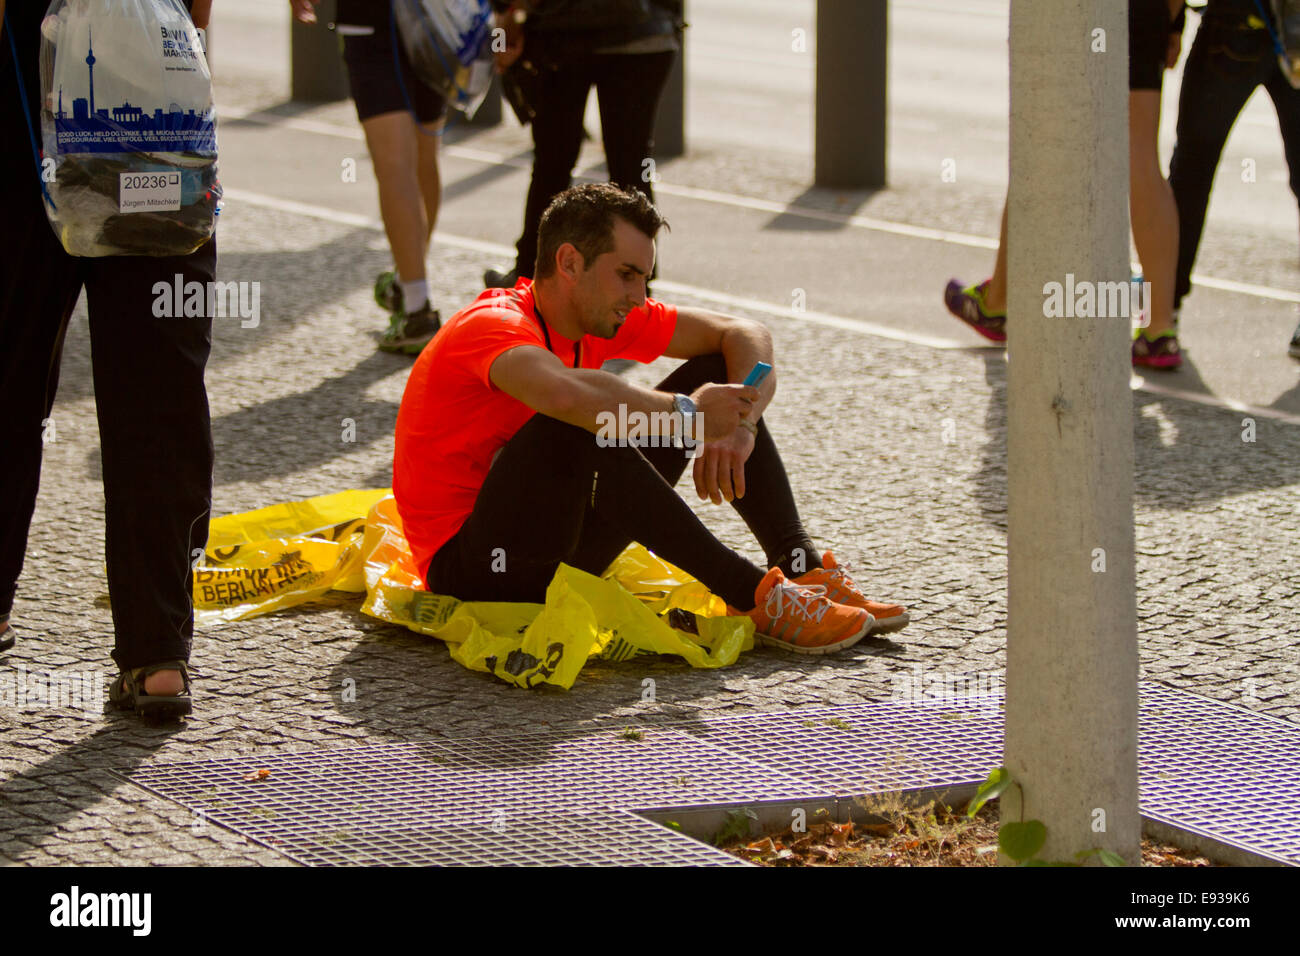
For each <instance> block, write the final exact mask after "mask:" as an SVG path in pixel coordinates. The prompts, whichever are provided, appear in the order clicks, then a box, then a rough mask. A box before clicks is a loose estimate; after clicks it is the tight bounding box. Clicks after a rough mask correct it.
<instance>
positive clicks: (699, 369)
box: [658, 352, 728, 394]
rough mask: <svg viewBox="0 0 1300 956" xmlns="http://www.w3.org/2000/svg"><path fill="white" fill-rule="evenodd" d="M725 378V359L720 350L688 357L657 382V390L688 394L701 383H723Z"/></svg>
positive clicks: (726, 379)
mask: <svg viewBox="0 0 1300 956" xmlns="http://www.w3.org/2000/svg"><path fill="white" fill-rule="evenodd" d="M726 381H728V378H727V360H726V358H725V357H724V356H723V355H722V353H721V352H713V353H711V354H709V355H697V356H695V357H694V358H689V359H687V360H686V361H685V362H683V363H682V364H681V365H679V366H677V368H676V369H674V370H673V373H672V374H671V375H669V376H668V377H667V378H666V379H664V380H663V381H662V382H660V383H659V386H658V387H659V390H660V391H664V392H669V391H671V392H682V393H685V394H689V393H691V392H693V391H695V390H696V389H697V388H699V387H700V386H701V385H707V384H709V383H710V382H721V383H725V382H726Z"/></svg>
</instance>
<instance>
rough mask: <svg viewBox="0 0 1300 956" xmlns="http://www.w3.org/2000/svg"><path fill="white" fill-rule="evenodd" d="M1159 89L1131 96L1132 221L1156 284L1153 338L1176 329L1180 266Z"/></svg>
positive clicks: (1145, 272) (1147, 275) (1148, 275)
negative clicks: (1164, 164) (1163, 161)
mask: <svg viewBox="0 0 1300 956" xmlns="http://www.w3.org/2000/svg"><path fill="white" fill-rule="evenodd" d="M1159 132H1160V91H1159V90H1131V91H1130V92H1129V95H1128V152H1129V190H1128V200H1129V219H1130V221H1131V222H1132V225H1133V242H1134V244H1135V245H1136V246H1137V252H1138V260H1139V261H1140V262H1141V263H1142V277H1143V278H1144V279H1145V280H1146V281H1147V282H1150V283H1151V302H1150V309H1151V314H1150V317H1149V318H1150V325H1149V326H1148V328H1147V335H1148V337H1154V336H1156V335H1158V334H1159V333H1161V332H1164V331H1167V330H1168V329H1170V328H1172V327H1173V310H1174V272H1175V270H1176V269H1177V267H1178V206H1177V205H1176V204H1175V203H1174V191H1173V190H1172V189H1171V188H1170V187H1169V180H1167V179H1165V176H1164V173H1163V172H1161V170H1160V152H1159V150H1158V148H1157V142H1158V136H1159Z"/></svg>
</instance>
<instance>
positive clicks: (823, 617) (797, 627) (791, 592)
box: [727, 568, 873, 654]
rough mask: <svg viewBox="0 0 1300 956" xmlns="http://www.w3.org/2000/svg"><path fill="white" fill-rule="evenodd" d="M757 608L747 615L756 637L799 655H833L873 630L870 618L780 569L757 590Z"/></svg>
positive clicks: (859, 609) (731, 608)
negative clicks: (791, 578)
mask: <svg viewBox="0 0 1300 956" xmlns="http://www.w3.org/2000/svg"><path fill="white" fill-rule="evenodd" d="M754 603H755V605H756V607H755V608H754V610H752V611H738V610H736V609H735V608H733V607H730V606H728V607H727V613H728V614H744V615H745V616H747V617H748V618H749V619H750V620H752V621H753V622H754V638H755V639H756V640H758V641H759V642H760V643H763V644H770V645H772V646H773V647H782V648H785V649H786V650H788V651H794V652H795V653H796V654H833V653H835V652H836V651H842V650H844V649H845V648H846V647H852V646H853V645H854V644H856V643H858V641H860V640H862V639H863V638H864V637H866V636H867V633H868V632H869V631H870V630H871V624H872V621H873V619H872V617H871V615H870V614H869V613H868V612H866V611H864V610H862V609H861V608H856V607H846V606H845V605H843V604H836V603H835V602H834V601H830V600H827V598H826V589H825V588H822V587H804V586H801V585H798V584H794V583H792V582H790V581H787V580H786V579H785V575H784V574H782V573H781V569H780V568H773V569H772V570H771V571H768V572H767V574H766V575H765V576H764V578H763V580H762V581H761V582H760V583H759V585H758V589H757V590H756V591H754Z"/></svg>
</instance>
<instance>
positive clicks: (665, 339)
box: [393, 184, 908, 654]
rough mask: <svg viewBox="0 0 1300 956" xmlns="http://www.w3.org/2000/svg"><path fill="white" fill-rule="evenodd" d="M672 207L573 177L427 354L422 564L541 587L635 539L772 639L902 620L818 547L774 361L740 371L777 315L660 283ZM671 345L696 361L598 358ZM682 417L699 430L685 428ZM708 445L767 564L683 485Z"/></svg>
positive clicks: (410, 456)
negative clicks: (654, 384)
mask: <svg viewBox="0 0 1300 956" xmlns="http://www.w3.org/2000/svg"><path fill="white" fill-rule="evenodd" d="M663 223H664V220H663V219H662V218H661V217H660V215H659V213H658V211H657V210H656V209H655V207H654V206H653V205H651V204H650V202H649V200H647V199H646V198H645V197H644V196H643V195H641V194H640V193H637V192H624V191H623V190H621V189H619V188H617V187H615V186H612V185H609V184H594V185H585V186H577V187H574V188H572V189H569V190H566V191H565V192H563V193H560V194H559V195H558V196H557V197H556V198H555V199H554V200H553V201H552V203H551V204H550V206H549V207H548V208H547V210H546V213H545V215H544V216H543V218H542V222H541V227H540V240H539V245H538V255H537V268H536V270H535V278H534V280H533V281H529V280H528V279H520V280H519V281H518V282H517V283H516V285H515V287H514V288H513V289H488V290H486V291H485V292H483V294H481V295H480V296H479V297H478V299H476V300H475V301H474V303H473V304H472V305H470V306H469V307H468V308H466V309H464V310H462V311H460V312H459V313H457V314H456V315H455V316H454V317H453V318H452V319H451V320H450V321H449V322H448V323H447V324H446V325H445V326H444V327H443V328H442V330H441V331H440V332H439V333H438V335H437V337H436V338H434V340H433V341H432V343H430V345H429V346H428V347H427V348H425V350H424V352H423V353H422V354H421V355H420V357H419V359H418V360H417V361H416V363H415V367H414V368H413V369H412V371H411V377H410V379H409V380H408V382H407V385H406V393H405V395H404V396H403V398H402V407H401V410H400V411H399V413H398V416H397V444H396V452H395V456H394V463H393V493H394V496H395V497H396V499H397V507H398V510H399V512H400V513H401V516H402V522H403V525H404V526H405V530H406V536H407V539H408V541H409V542H410V545H411V551H412V553H413V554H414V556H415V561H416V566H417V567H418V568H419V569H420V573H421V574H422V575H423V576H424V580H425V582H426V584H427V585H428V587H429V589H430V590H431V591H434V592H437V593H440V594H449V595H452V596H454V597H457V598H460V599H462V600H466V601H531V602H542V601H544V600H545V595H546V588H547V586H548V585H549V583H550V581H551V578H552V577H553V576H554V574H555V570H556V567H557V566H558V565H559V564H560V562H564V563H566V564H569V565H571V566H572V567H576V568H580V569H581V570H583V571H587V572H590V573H591V574H596V575H599V574H602V573H603V572H604V571H605V570H606V568H607V567H608V566H609V564H610V562H611V561H613V559H614V558H615V557H617V556H618V554H619V552H621V551H622V550H623V548H624V547H625V546H626V545H627V544H628V543H629V542H632V541H637V542H640V543H641V544H642V545H644V546H645V547H647V548H649V549H650V550H651V551H653V552H654V553H655V554H657V555H659V556H660V557H661V558H663V559H665V560H667V561H670V562H672V563H673V564H675V565H677V566H678V567H680V568H683V569H684V570H686V571H688V572H690V573H691V574H692V575H694V576H695V577H696V578H698V579H699V580H700V581H702V582H703V583H704V584H705V585H706V586H707V587H708V588H709V589H710V590H712V591H713V593H715V594H717V595H719V596H720V597H722V598H723V599H724V600H725V601H726V602H727V603H728V611H729V613H733V614H745V615H747V616H749V617H750V618H751V619H752V620H753V621H754V626H755V630H756V632H757V633H756V638H757V639H758V640H759V641H761V642H763V643H767V644H773V645H776V646H779V647H783V648H786V649H788V650H791V651H796V652H798V653H802V654H826V653H830V652H832V651H838V650H842V649H844V648H847V647H850V646H852V645H853V644H856V643H857V642H858V641H859V640H861V639H862V638H863V637H864V636H865V635H866V634H867V633H868V632H870V631H871V630H872V629H875V630H877V631H885V630H894V629H897V628H899V627H902V626H903V625H904V624H906V623H907V621H908V615H907V613H906V612H905V611H904V609H903V608H902V607H899V606H898V605H894V604H878V603H875V602H872V601H868V600H867V599H866V598H865V597H863V595H862V594H861V593H860V592H859V591H858V589H857V588H856V586H855V585H854V584H853V582H852V581H851V580H850V579H849V578H848V576H847V575H846V574H845V573H844V571H843V569H842V568H839V567H838V566H837V565H836V564H835V560H834V557H833V556H832V555H831V553H830V552H827V553H826V554H825V556H824V557H823V559H822V560H818V558H817V556H816V555H817V552H816V550H815V549H814V546H813V543H812V541H811V540H810V539H809V537H808V535H807V533H806V532H805V531H804V528H803V525H802V523H801V522H800V520H799V513H798V511H797V510H796V508H795V504H794V498H793V496H792V494H791V491H790V483H789V480H788V479H787V477H786V473H785V468H784V466H783V465H782V463H781V458H780V456H779V455H778V453H777V450H776V446H775V444H774V443H773V441H772V438H771V435H770V434H769V433H768V430H767V426H766V425H765V424H764V423H763V420H762V418H761V417H760V416H761V415H762V413H763V410H764V408H766V407H767V404H768V403H769V402H770V401H771V400H772V395H773V392H774V391H775V388H776V382H775V374H772V375H769V376H768V377H767V379H766V381H764V382H763V384H762V385H761V387H759V388H753V387H750V386H745V385H741V384H735V383H739V382H741V381H742V380H743V379H744V378H745V376H746V374H747V373H748V372H749V371H750V370H751V369H752V368H753V367H754V365H755V363H757V362H760V361H761V362H767V363H768V364H769V365H770V364H771V362H772V339H771V336H770V335H769V334H768V332H767V330H766V329H765V328H764V327H763V326H762V325H760V324H759V323H757V322H753V321H749V320H745V319H735V318H730V317H728V316H724V315H719V314H716V313H713V312H706V311H702V310H698V309H687V308H680V309H679V308H674V307H673V306H670V305H666V304H664V303H662V302H656V301H654V300H653V299H647V298H646V296H645V284H646V278H647V277H648V276H649V275H650V270H651V269H652V268H653V267H654V260H655V244H654V237H655V234H656V233H657V232H658V231H659V227H660V226H661V225H663ZM661 355H668V356H671V357H673V358H681V359H688V361H687V362H685V363H684V364H683V365H681V366H680V367H679V368H678V369H677V370H676V371H675V372H673V373H672V374H671V375H669V376H668V377H667V378H666V379H664V381H663V382H661V383H660V384H659V386H658V388H657V389H653V390H652V389H647V388H640V387H638V386H635V385H632V384H629V383H628V382H626V381H624V380H623V379H621V378H619V377H618V376H616V375H611V374H609V373H607V372H602V371H600V366H601V363H603V362H604V361H606V360H607V359H611V358H627V359H635V360H637V361H640V362H651V361H653V360H654V359H656V358H658V357H659V356H661ZM687 393H689V395H688V394H687ZM637 413H640V414H639V415H638V414H637ZM673 422H676V423H678V425H679V426H680V427H679V428H677V429H674V428H673V427H672V423H673ZM647 423H648V425H649V429H648V435H649V436H650V437H649V441H648V442H641V444H645V445H649V446H654V447H644V448H638V447H635V445H636V444H637V442H636V438H637V433H638V431H639V430H640V429H639V427H638V426H640V425H643V424H647ZM619 429H621V431H620V430H619ZM674 430H676V431H678V432H680V434H678V435H677V438H678V439H679V440H680V441H681V442H682V444H683V445H685V446H687V447H685V448H683V447H675V446H674V445H673V444H672V442H671V440H670V437H669V435H667V434H665V433H666V432H670V431H674ZM629 433H630V439H631V440H629ZM699 442H702V443H703V444H702V445H699V444H697V443H699ZM695 452H700V454H699V455H698V457H695V464H694V473H695V487H696V490H697V491H698V493H699V495H700V497H701V498H706V497H707V498H710V499H712V501H713V502H714V504H721V503H722V502H723V501H724V500H726V501H729V502H731V504H732V506H733V507H734V508H735V509H736V510H737V511H738V512H739V513H740V515H741V517H742V518H744V520H745V522H746V524H748V525H749V527H750V529H751V530H752V531H753V532H754V536H755V537H756V538H757V539H758V542H759V544H760V545H762V547H763V549H764V551H765V552H766V554H767V563H768V565H769V566H770V568H771V570H769V571H768V572H767V573H766V574H764V572H763V571H762V570H761V569H759V568H758V567H756V566H755V565H753V564H751V563H750V562H749V561H747V560H745V559H744V558H743V557H741V556H740V555H738V554H736V553H735V552H734V551H732V550H730V549H729V548H726V547H724V546H723V545H722V544H721V543H720V542H719V541H718V540H717V539H716V538H714V537H713V535H712V534H710V533H709V531H708V530H707V529H706V528H705V527H704V525H703V524H701V522H700V520H699V519H698V518H697V517H696V515H695V513H694V512H693V511H692V510H691V509H690V508H689V507H688V506H687V504H686V502H684V501H683V500H682V499H681V498H680V497H679V496H678V495H677V493H676V492H675V491H674V490H673V486H674V485H675V484H676V483H677V480H678V479H679V478H680V477H681V475H682V472H683V471H684V470H685V468H686V462H687V460H688V455H693V454H694V453H695ZM836 602H838V603H836Z"/></svg>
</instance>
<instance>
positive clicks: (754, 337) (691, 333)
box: [664, 308, 776, 422]
mask: <svg viewBox="0 0 1300 956" xmlns="http://www.w3.org/2000/svg"><path fill="white" fill-rule="evenodd" d="M718 352H721V353H722V356H723V358H725V359H726V361H727V378H728V380H729V381H731V382H743V381H744V380H745V376H747V375H748V374H749V373H750V370H751V369H753V367H754V364H755V363H756V362H766V363H767V364H768V365H772V364H773V362H772V335H771V333H770V332H768V330H767V327H766V326H764V325H763V324H762V323H761V322H755V321H753V320H752V319H740V318H736V317H735V316H731V315H724V314H722V313H721V312H710V311H709V310H707V309H686V308H679V309H678V310H677V328H676V329H675V330H674V332H673V337H672V341H670V342H669V343H668V348H667V349H666V350H665V351H664V354H665V355H667V356H668V357H669V358H694V357H695V356H697V355H712V354H716V353H718ZM775 394H776V371H775V369H773V371H772V372H771V373H770V374H769V375H768V376H767V378H766V379H765V380H764V382H763V384H762V385H761V386H760V387H759V390H758V400H757V401H756V402H754V406H753V408H752V410H751V411H750V412H749V413H748V414H747V415H746V416H745V418H746V419H747V420H749V421H751V422H756V421H758V419H759V417H760V416H762V414H763V410H764V409H765V408H767V406H768V404H769V403H770V402H771V401H772V398H773V396H774V395H775Z"/></svg>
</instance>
